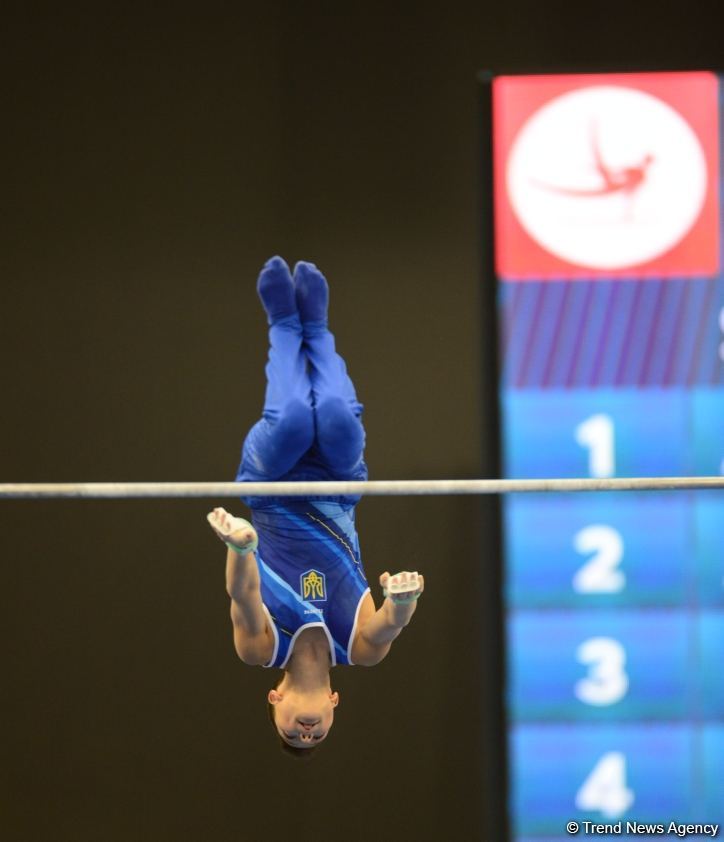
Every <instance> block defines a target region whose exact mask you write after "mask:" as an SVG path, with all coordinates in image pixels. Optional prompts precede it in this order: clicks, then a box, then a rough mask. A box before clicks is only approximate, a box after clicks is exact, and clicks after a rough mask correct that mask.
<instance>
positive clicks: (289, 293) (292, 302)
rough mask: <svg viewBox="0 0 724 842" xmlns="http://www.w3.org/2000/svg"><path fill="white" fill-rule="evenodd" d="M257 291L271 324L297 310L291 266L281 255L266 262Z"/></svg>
mask: <svg viewBox="0 0 724 842" xmlns="http://www.w3.org/2000/svg"><path fill="white" fill-rule="evenodd" d="M256 291H257V292H258V293H259V298H261V303H262V304H263V305H264V310H265V311H266V315H267V319H268V321H269V324H270V325H273V324H274V323H275V322H278V321H280V319H285V318H286V317H287V316H293V315H294V314H295V313H296V312H297V302H296V299H295V297H294V282H293V281H292V276H291V273H290V272H289V267H288V266H287V264H286V263H285V262H284V261H283V260H282V258H281V257H270V258H269V260H267V262H266V263H265V264H264V268H263V269H262V270H261V272H260V273H259V280H258V281H257V282H256Z"/></svg>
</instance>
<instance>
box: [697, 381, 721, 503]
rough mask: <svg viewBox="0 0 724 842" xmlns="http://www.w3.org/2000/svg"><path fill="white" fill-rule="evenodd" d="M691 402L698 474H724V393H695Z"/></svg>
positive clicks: (714, 390)
mask: <svg viewBox="0 0 724 842" xmlns="http://www.w3.org/2000/svg"><path fill="white" fill-rule="evenodd" d="M691 401H692V407H693V415H694V474H695V475H697V476H698V475H702V476H714V475H718V474H724V389H721V388H719V389H695V390H693V392H692V393H691ZM723 520H724V519H723Z"/></svg>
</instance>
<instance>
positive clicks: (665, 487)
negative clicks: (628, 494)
mask: <svg viewBox="0 0 724 842" xmlns="http://www.w3.org/2000/svg"><path fill="white" fill-rule="evenodd" d="M715 488H718V489H722V488H724V476H718V477H613V478H607V479H595V478H594V479H591V478H585V479H583V478H582V479H428V480H402V479H401V480H374V481H370V482H336V481H335V482H66V483H5V484H0V499H3V498H4V499H14V500H19V499H25V500H28V499H60V498H80V499H94V500H95V499H107V500H123V499H131V498H143V497H146V498H173V497H187V498H193V497H328V496H335V497H336V496H338V495H369V496H406V495H422V494H434V495H448V494H515V493H518V492H570V491H687V490H689V491H691V490H698V489H715Z"/></svg>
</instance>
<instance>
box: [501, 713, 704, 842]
mask: <svg viewBox="0 0 724 842" xmlns="http://www.w3.org/2000/svg"><path fill="white" fill-rule="evenodd" d="M610 752H620V753H622V754H623V755H624V758H625V786H626V788H628V789H630V790H631V791H632V793H633V803H632V805H631V807H630V808H629V809H628V810H626V811H625V812H624V813H623V814H621V815H615V816H604V815H603V814H602V813H601V812H598V811H587V812H584V811H582V810H580V809H578V808H577V807H576V794H577V793H578V792H579V790H580V788H581V786H582V785H583V784H584V782H585V781H586V780H587V779H588V778H589V776H590V775H591V772H592V771H593V770H594V769H595V768H596V766H597V764H598V763H599V761H600V760H601V758H602V757H604V756H605V755H606V754H608V753H610ZM511 755H512V756H511V769H512V775H511V806H512V811H513V826H514V831H515V833H516V834H529V835H531V836H533V835H536V834H548V835H551V836H558V835H560V833H561V830H564V831H565V826H566V822H568V821H571V820H576V821H578V822H582V821H586V820H588V821H594V822H604V821H605V822H615V821H618V820H619V819H621V820H622V821H623V822H625V821H627V820H631V821H637V822H662V821H665V822H667V823H668V822H670V821H671V820H672V819H675V820H676V821H681V822H686V821H703V820H705V819H702V817H700V816H694V815H692V807H691V805H692V803H693V801H694V793H693V783H692V781H693V777H692V768H691V757H692V733H691V729H690V728H688V727H686V726H683V725H672V724H665V725H660V726H654V725H646V726H637V725H628V726H626V725H620V726H613V725H611V726H602V725H598V726H596V725H589V726H580V725H579V726H550V725H542V726H520V727H517V728H514V729H513V730H512V734H511ZM720 808H721V805H720V806H719V809H720ZM706 820H708V821H717V819H716V813H712V816H711V817H709V818H708V819H706ZM611 835H615V834H611ZM516 838H517V836H516ZM572 838H573V837H572Z"/></svg>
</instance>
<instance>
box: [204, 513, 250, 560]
mask: <svg viewBox="0 0 724 842" xmlns="http://www.w3.org/2000/svg"><path fill="white" fill-rule="evenodd" d="M206 520H208V522H209V526H210V527H211V528H212V529H213V530H214V532H215V533H216V535H217V536H218V537H219V539H220V540H221V541H223V542H224V543H225V544H227V545H231V549H233V550H237V551H242V552H245V553H248V552H253V551H254V550H255V549H256V548H257V546H258V544H259V539H258V536H257V534H256V529H254V527H253V526H252V525H251V524H250V523H249V521H248V520H244V518H241V517H234V516H233V515H230V514H229V513H228V512H227V511H226V509H221V508H218V509H214V511H213V512H209V514H208V515H206Z"/></svg>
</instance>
